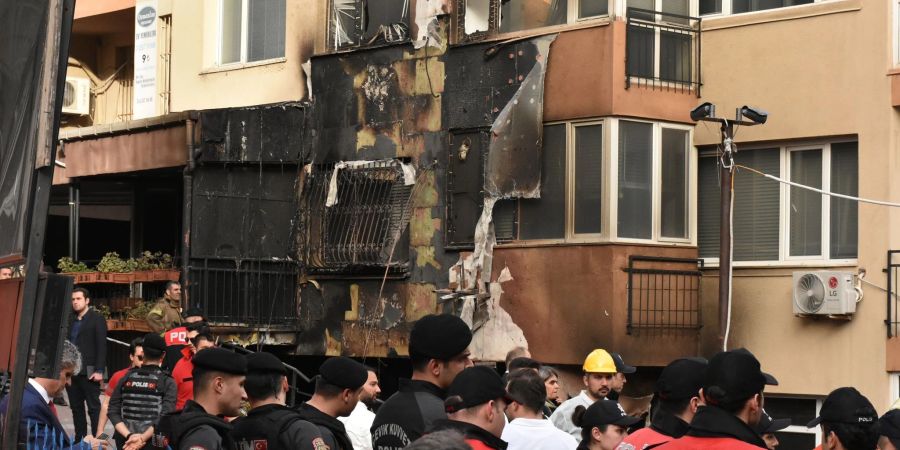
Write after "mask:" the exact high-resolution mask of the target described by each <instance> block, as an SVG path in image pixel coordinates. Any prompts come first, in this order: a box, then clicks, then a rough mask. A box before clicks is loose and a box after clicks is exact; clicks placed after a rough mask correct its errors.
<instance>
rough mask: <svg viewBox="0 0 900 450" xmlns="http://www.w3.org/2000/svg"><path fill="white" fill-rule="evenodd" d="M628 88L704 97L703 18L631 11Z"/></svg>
mask: <svg viewBox="0 0 900 450" xmlns="http://www.w3.org/2000/svg"><path fill="white" fill-rule="evenodd" d="M626 22H627V30H628V31H627V36H626V39H625V53H626V55H627V56H626V63H625V88H626V89H629V88H631V87H632V86H640V87H650V88H661V89H668V90H676V91H680V92H693V93H696V95H697V97H700V86H701V78H700V18H699V17H690V16H685V15H680V14H674V13H668V12H664V11H653V10H649V9H641V8H632V7H629V8H628V9H627V14H626Z"/></svg>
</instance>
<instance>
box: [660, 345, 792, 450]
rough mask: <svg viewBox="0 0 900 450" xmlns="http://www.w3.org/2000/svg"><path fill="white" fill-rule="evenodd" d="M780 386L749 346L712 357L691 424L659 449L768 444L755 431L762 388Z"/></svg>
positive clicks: (741, 448) (742, 448)
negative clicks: (681, 434) (761, 366)
mask: <svg viewBox="0 0 900 450" xmlns="http://www.w3.org/2000/svg"><path fill="white" fill-rule="evenodd" d="M767 384H769V385H777V384H778V381H776V380H775V377H773V376H771V375H769V374H767V373H764V372H763V371H762V370H760V365H759V361H758V360H757V359H756V357H755V356H753V354H752V353H750V352H749V351H747V350H746V349H743V348H741V349H738V350H731V351H727V352H722V353H719V354H717V355H716V356H713V358H712V359H711V360H710V361H709V367H708V368H707V371H706V381H705V382H704V383H703V389H702V390H701V391H700V398H701V399H702V400H703V402H704V403H705V405H706V406H701V407H700V408H698V409H697V414H695V415H694V418H693V420H691V427H690V429H689V430H688V432H687V434H685V435H684V436H682V437H681V438H678V439H675V440H674V441H670V442H668V443H666V444H663V445H660V446H659V447H655V448H657V449H659V450H694V449H706V450H759V449H765V448H766V443H765V442H764V441H763V440H762V438H761V437H760V436H759V434H758V433H757V432H756V425H757V424H758V423H759V419H760V417H761V416H762V411H763V389H765V387H766V385H767Z"/></svg>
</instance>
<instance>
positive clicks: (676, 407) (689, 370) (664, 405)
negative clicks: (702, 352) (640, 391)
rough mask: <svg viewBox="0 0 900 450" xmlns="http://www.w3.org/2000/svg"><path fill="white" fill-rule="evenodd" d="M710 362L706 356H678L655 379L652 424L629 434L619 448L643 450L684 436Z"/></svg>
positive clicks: (699, 403)
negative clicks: (678, 357) (704, 357)
mask: <svg viewBox="0 0 900 450" xmlns="http://www.w3.org/2000/svg"><path fill="white" fill-rule="evenodd" d="M707 366H708V363H707V361H706V360H705V359H703V358H681V359H676V360H675V361H672V362H671V363H669V365H668V366H666V367H665V368H664V369H663V371H662V373H661V374H660V375H659V379H658V380H656V390H655V392H654V394H653V395H654V396H655V400H656V402H655V404H654V406H653V419H652V420H651V421H650V427H648V428H641V429H640V430H637V431H635V432H634V433H632V434H629V435H628V436H627V437H626V438H625V440H624V441H622V443H621V444H619V447H618V450H644V449H646V448H648V447H653V446H658V445H660V444H664V443H666V442H669V441H671V440H674V439H678V438H680V437H682V436H684V434H685V433H687V431H688V427H689V426H690V423H691V420H693V419H694V414H696V413H697V409H698V408H700V406H702V405H703V400H701V399H700V389H701V388H702V387H703V382H704V380H705V379H706V368H707Z"/></svg>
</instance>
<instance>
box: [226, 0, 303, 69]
mask: <svg viewBox="0 0 900 450" xmlns="http://www.w3.org/2000/svg"><path fill="white" fill-rule="evenodd" d="M285 14H286V9H285V0H219V58H218V64H219V65H227V64H239V63H248V62H255V61H265V60H268V59H275V58H283V57H284V43H285Z"/></svg>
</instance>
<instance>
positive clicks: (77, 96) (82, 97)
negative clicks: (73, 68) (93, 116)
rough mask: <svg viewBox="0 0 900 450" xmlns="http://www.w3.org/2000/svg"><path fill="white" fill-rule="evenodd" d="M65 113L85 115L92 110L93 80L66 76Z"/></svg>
mask: <svg viewBox="0 0 900 450" xmlns="http://www.w3.org/2000/svg"><path fill="white" fill-rule="evenodd" d="M62 112H63V114H73V115H79V116H84V115H87V114H90V112H91V80H88V79H87V78H76V77H66V91H65V93H63V104H62Z"/></svg>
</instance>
